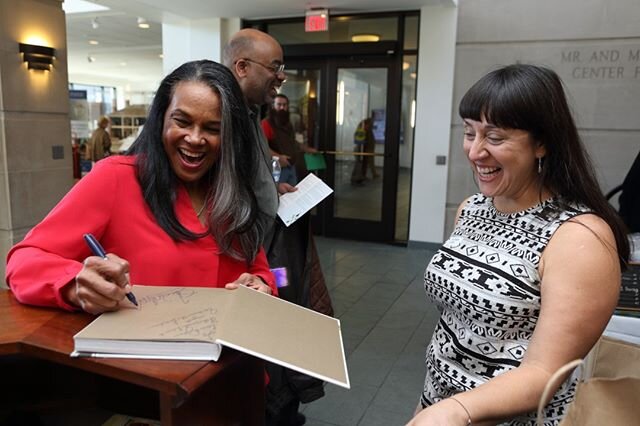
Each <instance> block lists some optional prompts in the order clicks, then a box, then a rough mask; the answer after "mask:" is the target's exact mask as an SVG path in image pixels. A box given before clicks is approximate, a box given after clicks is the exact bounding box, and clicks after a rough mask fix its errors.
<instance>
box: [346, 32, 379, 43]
mask: <svg viewBox="0 0 640 426" xmlns="http://www.w3.org/2000/svg"><path fill="white" fill-rule="evenodd" d="M351 41H352V42H354V43H361V42H367V41H380V36H379V35H378V34H354V35H352V36H351Z"/></svg>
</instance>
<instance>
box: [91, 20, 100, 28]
mask: <svg viewBox="0 0 640 426" xmlns="http://www.w3.org/2000/svg"><path fill="white" fill-rule="evenodd" d="M99 27H100V22H98V18H93V19H92V20H91V28H93V29H94V30H97V29H98V28H99Z"/></svg>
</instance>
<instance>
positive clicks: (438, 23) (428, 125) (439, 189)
mask: <svg viewBox="0 0 640 426" xmlns="http://www.w3.org/2000/svg"><path fill="white" fill-rule="evenodd" d="M457 23H458V8H457V7H455V6H454V5H445V6H442V5H438V6H426V7H423V8H422V9H421V11H420V53H419V59H418V87H417V98H416V101H417V107H416V128H415V141H414V144H415V148H414V159H413V170H412V173H413V175H412V179H413V181H412V188H411V213H410V219H409V220H410V222H409V241H411V242H431V243H438V242H442V241H443V236H444V224H445V203H446V195H447V192H446V191H447V166H446V165H436V156H438V155H444V156H448V154H449V140H450V131H451V125H450V123H451V102H452V101H451V99H452V97H451V95H452V91H453V76H454V66H455V43H456V26H457Z"/></svg>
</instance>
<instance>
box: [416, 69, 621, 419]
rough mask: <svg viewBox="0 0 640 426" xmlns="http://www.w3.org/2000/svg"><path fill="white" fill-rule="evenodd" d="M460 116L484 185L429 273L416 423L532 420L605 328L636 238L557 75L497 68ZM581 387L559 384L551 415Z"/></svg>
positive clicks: (471, 93) (474, 166)
mask: <svg viewBox="0 0 640 426" xmlns="http://www.w3.org/2000/svg"><path fill="white" fill-rule="evenodd" d="M459 112H460V116H461V118H462V120H463V124H464V142H463V146H464V151H465V153H466V155H467V158H468V159H469V163H470V165H471V168H472V170H473V173H474V176H475V179H476V181H477V184H478V186H479V189H480V193H478V194H476V195H473V196H471V197H470V198H468V199H467V200H465V201H464V202H463V203H462V204H461V206H460V208H459V210H458V214H457V218H456V226H455V229H454V231H453V234H452V235H451V237H450V238H449V239H448V240H447V241H446V242H445V243H444V245H443V246H442V248H441V249H440V250H439V251H438V252H437V253H436V254H435V255H434V257H433V259H432V260H431V262H430V264H429V266H428V267H427V270H426V272H425V289H426V292H427V295H428V296H429V298H430V299H432V300H433V301H434V302H435V303H436V304H437V305H438V306H439V308H440V309H441V312H442V314H441V317H440V320H439V323H438V325H437V327H436V330H435V331H434V334H433V336H432V340H431V343H430V344H429V347H428V349H427V356H426V369H427V374H426V379H425V385H424V391H423V393H422V395H421V398H420V404H419V405H418V408H417V410H416V417H415V418H414V419H413V420H412V421H411V422H410V423H409V424H410V425H411V426H417V425H447V426H455V425H461V426H462V425H470V424H472V423H473V425H493V424H508V425H535V409H536V407H537V404H538V401H539V400H540V397H541V394H542V390H543V388H544V386H545V384H546V383H547V381H548V379H549V378H550V376H551V374H552V373H553V372H555V371H556V370H557V369H558V368H559V367H560V366H562V365H563V364H565V363H567V362H569V361H571V360H573V359H576V358H582V357H584V356H585V355H586V354H587V353H588V352H589V350H590V349H591V347H592V346H593V345H594V344H595V342H596V341H597V339H598V338H599V336H600V335H601V333H602V331H603V330H604V328H605V326H606V325H607V322H608V320H609V318H610V317H611V314H612V312H613V310H614V308H615V306H616V302H617V299H618V291H619V288H620V271H621V269H622V268H624V267H625V263H626V260H627V258H628V255H629V245H628V240H627V238H626V234H625V230H624V226H623V225H622V224H621V222H620V220H619V218H618V217H617V215H616V213H615V212H614V211H613V210H612V208H611V207H610V206H609V204H608V203H607V202H606V200H605V199H604V197H603V195H602V193H601V191H600V189H599V186H598V183H597V180H596V178H595V174H594V171H593V167H592V166H591V164H590V162H589V159H588V156H587V154H586V152H585V150H584V148H583V146H582V143H581V141H580V137H579V135H578V132H577V129H576V126H575V123H574V120H573V118H572V116H571V112H570V109H569V106H568V105H567V101H566V98H565V94H564V90H563V87H562V82H561V81H560V79H559V77H558V76H557V75H556V74H555V73H554V72H553V71H551V70H549V69H546V68H542V67H538V66H533V65H520V64H518V65H510V66H507V67H504V68H501V69H498V70H496V71H493V72H491V73H489V74H487V75H486V76H484V77H483V78H482V79H480V80H479V81H478V82H477V83H476V84H475V85H474V86H473V87H471V89H469V91H468V92H467V93H466V94H465V96H464V97H463V99H462V101H461V103H460V108H459ZM574 392H575V380H574V379H566V381H565V382H564V383H561V384H560V383H559V384H557V391H556V393H555V395H554V396H553V398H552V399H551V400H550V401H548V403H547V405H546V407H545V419H546V422H547V424H549V425H555V424H557V423H558V422H559V421H560V419H561V418H562V416H563V414H564V412H565V409H566V407H567V405H568V404H569V403H570V402H571V400H572V398H573V395H574Z"/></svg>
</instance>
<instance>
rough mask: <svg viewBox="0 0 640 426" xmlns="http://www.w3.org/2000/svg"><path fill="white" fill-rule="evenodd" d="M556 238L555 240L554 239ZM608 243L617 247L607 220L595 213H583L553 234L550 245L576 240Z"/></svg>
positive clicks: (573, 243) (572, 242)
mask: <svg viewBox="0 0 640 426" xmlns="http://www.w3.org/2000/svg"><path fill="white" fill-rule="evenodd" d="M554 240H555V241H554ZM578 241H580V242H583V243H588V242H589V241H591V242H592V243H594V244H595V243H598V242H599V243H601V244H603V243H606V244H612V245H613V247H615V246H616V245H615V238H614V236H613V231H612V230H611V227H610V226H609V224H608V223H607V222H605V221H604V219H602V218H601V217H600V216H597V215H595V214H590V213H589V214H582V215H579V216H576V217H574V218H572V219H569V220H568V221H566V222H565V223H563V224H562V225H561V226H560V227H559V228H558V230H557V231H556V233H555V234H554V235H553V237H552V239H551V241H550V242H549V245H551V244H552V243H554V244H562V243H567V242H569V243H571V244H572V245H575V243H576V242H578Z"/></svg>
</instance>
